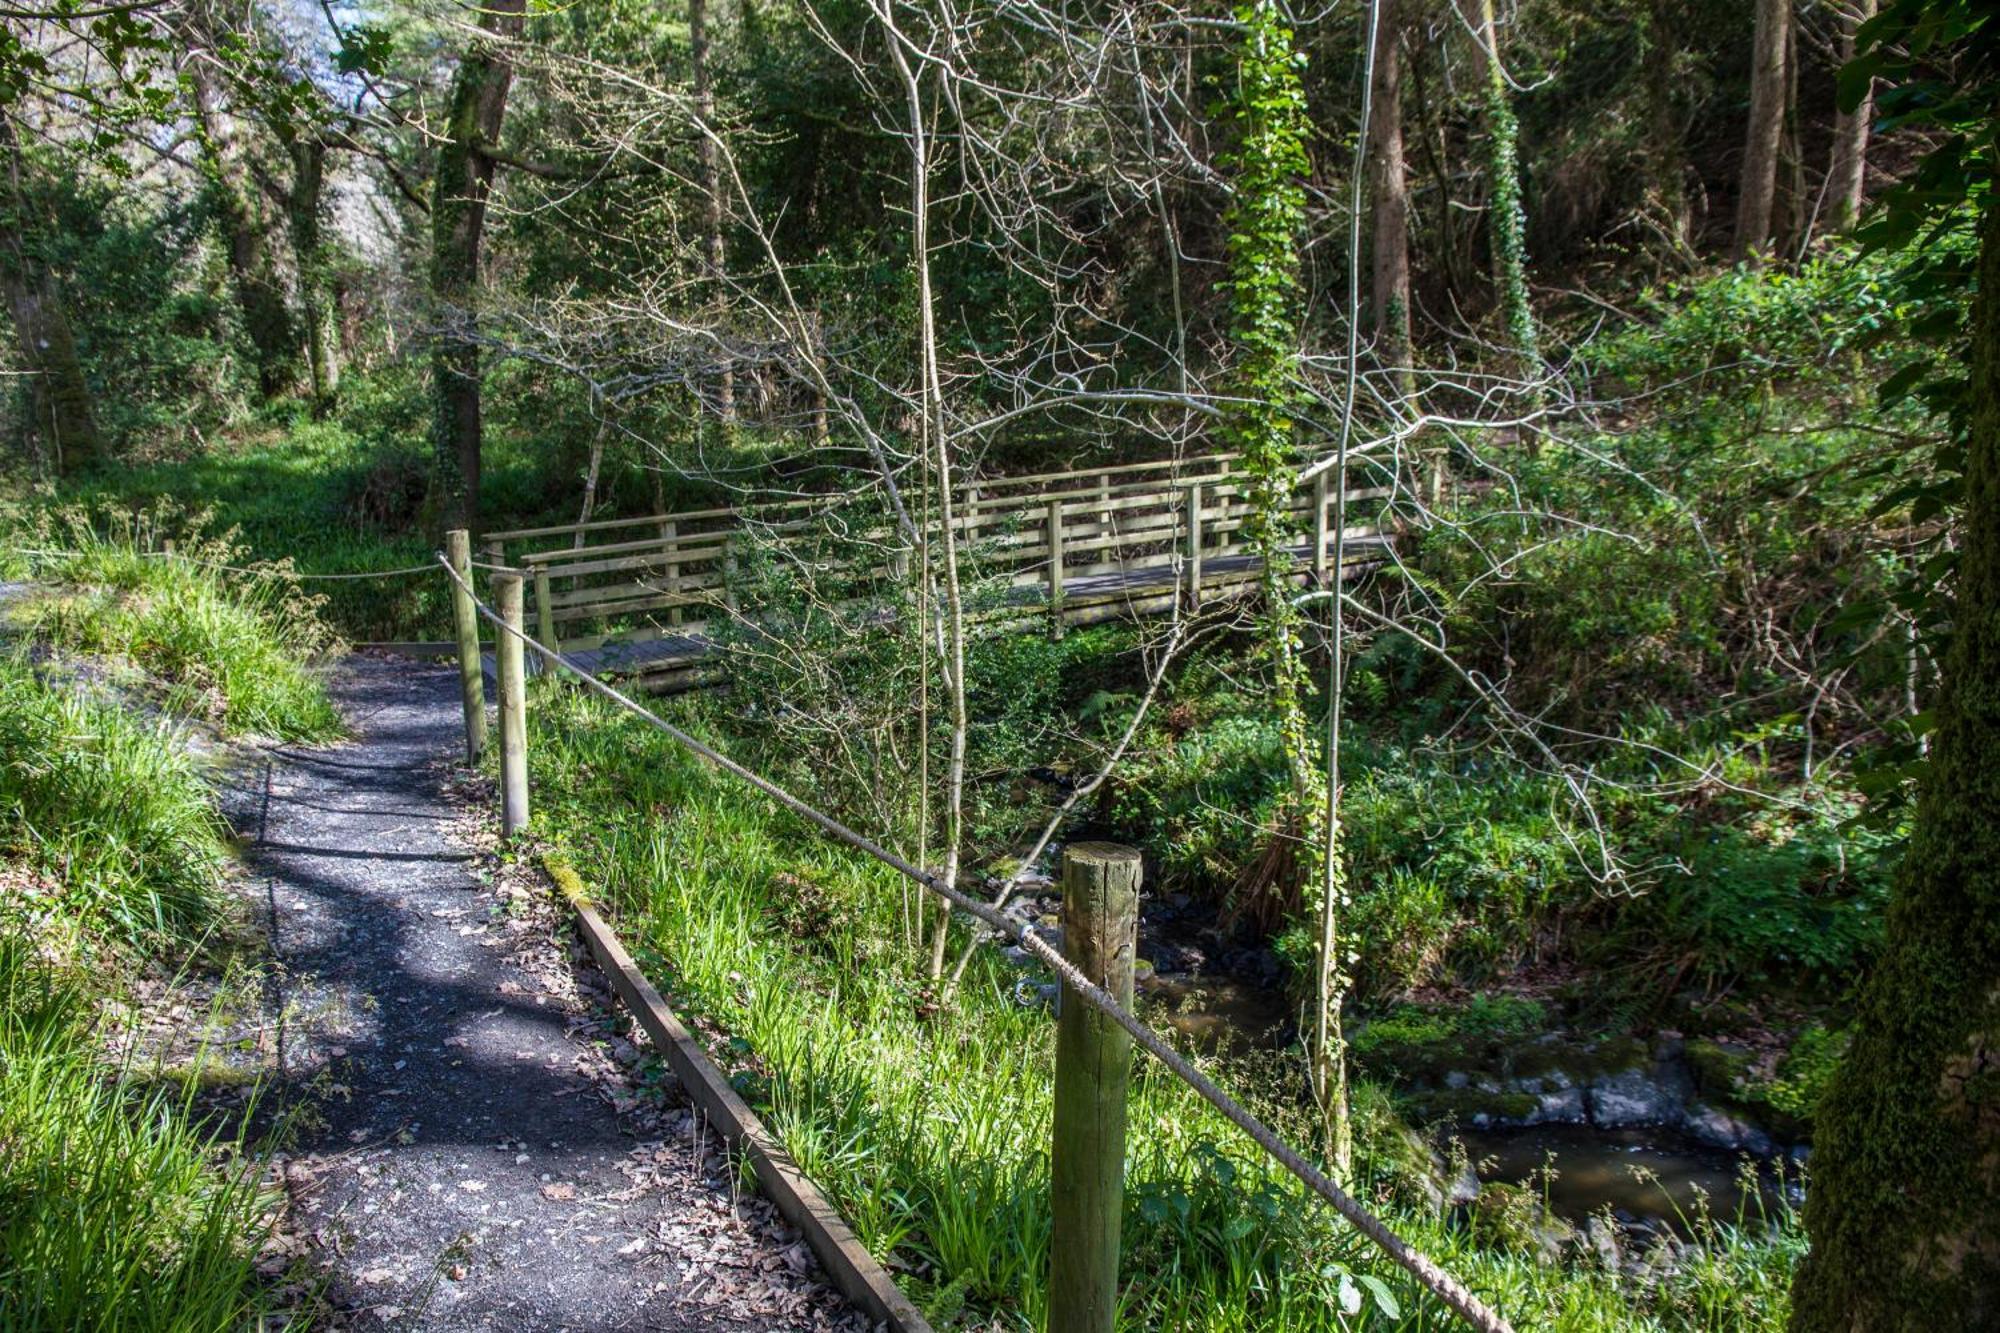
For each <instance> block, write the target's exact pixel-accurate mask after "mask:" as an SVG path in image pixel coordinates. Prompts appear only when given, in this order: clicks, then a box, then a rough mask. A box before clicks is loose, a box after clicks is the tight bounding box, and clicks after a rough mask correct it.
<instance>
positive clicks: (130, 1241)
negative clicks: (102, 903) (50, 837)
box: [0, 934, 273, 1333]
mask: <svg viewBox="0 0 2000 1333" xmlns="http://www.w3.org/2000/svg"><path fill="white" fill-rule="evenodd" d="M101 1049H102V1046H101V1042H100V1041H99V1039H98V1034H97V1033H96V1032H95V1031H94V1028H93V1006H92V1004H91V1000H90V997H89V995H88V993H87V992H86V991H85V989H84V988H83V986H82V985H81V984H80V982H79V981H78V979H77V978H76V977H74V976H71V975H67V974H64V973H62V972H60V971H59V970H57V969H56V968H55V967H54V966H52V965H51V964H49V963H48V962H46V961H44V960H42V959H40V958H38V957H36V956H35V954H34V953H33V952H32V951H31V950H30V949H29V947H28V946H27V943H26V941H25V940H24V939H21V938H19V937H17V936H11V935H6V934H0V1327H4V1328H8V1329H14V1330H21V1331H22V1333H30V1331H32V1330H43V1329H47V1330H68V1329H80V1328H106V1329H109V1328H116V1329H125V1330H144V1331H146V1333H152V1331H154V1330H159V1331H160V1333H167V1331H169V1330H171V1331H174V1333H180V1331H182V1330H185V1333H210V1331H211V1330H216V1329H230V1328H239V1327H244V1326H245V1321H246V1318H248V1317H249V1316H251V1315H253V1314H254V1313H255V1309H256V1306H255V1293H256V1285H255V1276H256V1274H255V1263H256V1253H257V1248H258V1241H259V1239H260V1238H261V1237H262V1236H263V1235H264V1234H265V1233H266V1232H267V1231H268V1229H269V1226H270V1224H271V1218H272V1216H273V1209H272V1200H271V1199H270V1198H269V1197H268V1196H267V1194H266V1193H265V1192H264V1191H263V1190H262V1189H261V1188H260V1186H259V1184H258V1182H257V1179H256V1177H255V1176H254V1175H253V1174H252V1173H251V1172H250V1171H249V1170H248V1169H247V1168H246V1166H245V1165H244V1160H243V1156H242V1148H243V1144H242V1141H241V1140H240V1139H239V1138H234V1137H231V1136H230V1135H228V1134H227V1133H224V1132H220V1131H212V1130H205V1129H203V1128H201V1127H200V1121H199V1118H198V1116H197V1115H196V1114H195V1109H194V1107H193V1106H192V1104H191V1103H190V1100H189V1098H190V1097H191V1096H192V1092H191V1089H192V1088H193V1086H194V1083H193V1082H192V1081H189V1082H188V1083H186V1084H183V1085H181V1090H178V1091H177V1090H175V1089H174V1087H173V1085H168V1084H159V1083H156V1084H152V1085H148V1084H147V1083H146V1082H145V1081H144V1080H142V1079H140V1078H139V1077H137V1076H136V1074H135V1073H134V1072H133V1071H129V1070H128V1071H107V1070H106V1069H105V1067H104V1066H103V1063H102V1059H101V1055H100V1052H101Z"/></svg>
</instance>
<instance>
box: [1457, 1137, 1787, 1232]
mask: <svg viewBox="0 0 2000 1333" xmlns="http://www.w3.org/2000/svg"><path fill="white" fill-rule="evenodd" d="M1454 1137H1455V1138H1456V1139H1457V1140H1458V1141H1459V1142H1460V1143H1462V1144H1464V1145H1465V1149H1466V1151H1467V1153H1468V1154H1469V1155H1470V1156H1471V1159H1472V1165H1473V1168H1474V1170H1476V1171H1477V1172H1478V1173H1479V1178H1480V1179H1481V1180H1487V1181H1504V1182H1506V1183H1508V1184H1514V1185H1520V1184H1532V1185H1533V1187H1534V1188H1535V1189H1536V1190H1537V1191H1543V1192H1545V1193H1546V1196H1547V1199H1548V1203H1549V1209H1550V1211H1551V1212H1553V1213H1555V1214H1556V1215H1557V1216H1558V1217H1561V1218H1564V1219H1566V1220H1568V1221H1571V1222H1582V1221H1584V1220H1585V1219H1586V1218H1588V1217H1590V1216H1592V1215H1593V1214H1595V1213H1598V1212H1601V1211H1602V1210H1603V1209H1605V1208H1606V1207H1609V1208H1610V1209H1611V1210H1612V1211H1613V1213H1614V1215H1615V1216H1617V1217H1618V1218H1619V1220H1621V1221H1626V1222H1632V1221H1640V1222H1654V1223H1659V1224H1661V1225H1664V1226H1668V1227H1671V1228H1673V1229H1674V1230H1675V1231H1678V1232H1681V1233H1683V1234H1686V1233H1687V1232H1689V1231H1690V1230H1691V1229H1692V1227H1693V1223H1694V1222H1695V1220H1696V1219H1698V1218H1699V1217H1700V1216H1701V1215H1702V1212H1703V1210H1704V1209H1705V1210H1706V1212H1707V1214H1708V1215H1709V1216H1711V1217H1714V1218H1716V1219H1717V1220H1719V1221H1724V1222H1730V1223H1737V1222H1741V1223H1742V1224H1743V1225H1747V1226H1756V1225H1759V1224H1761V1222H1762V1221H1763V1220H1765V1219H1770V1218H1774V1217H1775V1216H1776V1215H1777V1210H1778V1209H1779V1208H1780V1207H1781V1206H1782V1204H1781V1197H1782V1195H1781V1190H1782V1185H1781V1183H1780V1181H1779V1180H1778V1178H1777V1175H1776V1172H1775V1171H1774V1170H1773V1168H1772V1167H1771V1166H1769V1165H1758V1164H1754V1163H1750V1162H1749V1161H1748V1160H1747V1159H1744V1158H1739V1157H1737V1156H1735V1155H1733V1154H1731V1153H1726V1152H1721V1151H1718V1150H1716V1149H1713V1148H1706V1147H1703V1146H1701V1145H1700V1144H1696V1143H1692V1142H1690V1141H1688V1140H1685V1139H1683V1138H1681V1137H1680V1136H1679V1135H1676V1134H1674V1133H1672V1132H1671V1131H1668V1130H1663V1129H1592V1128H1590V1127H1588V1126H1585V1125H1545V1126H1538V1127H1536V1128H1533V1129H1519V1130H1506V1131H1495V1132H1490V1133H1471V1132H1467V1133H1460V1134H1457V1135H1455V1136H1454ZM1551 1165H1552V1166H1553V1169H1554V1174H1553V1176H1552V1178H1550V1179H1549V1180H1548V1183H1547V1184H1546V1186H1545V1185H1544V1184H1543V1170H1544V1168H1545V1167H1548V1166H1551Z"/></svg>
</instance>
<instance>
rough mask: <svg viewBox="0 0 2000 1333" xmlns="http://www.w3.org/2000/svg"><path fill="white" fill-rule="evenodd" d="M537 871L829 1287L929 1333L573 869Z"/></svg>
mask: <svg viewBox="0 0 2000 1333" xmlns="http://www.w3.org/2000/svg"><path fill="white" fill-rule="evenodd" d="M542 868H543V869H544V870H545V871H546V872H547V873H548V876H549V878H550V879H551V880H552V881H553V882H554V883H555V886H556V888H557V890H558V891H560V892H561V893H562V895H563V897H564V898H566V899H567V900H568V901H569V904H570V906H571V908H573V909H574V910H575V912H576V924H577V932H578V933H579V934H581V935H582V936H583V940H584V943H585V944H586V945H587V946H589V948H590V953H591V956H592V957H593V958H595V959H596V960H597V965H598V966H599V967H600V968H602V969H603V971H604V974H605V976H606V977H607V978H608V979H609V980H610V982H611V987H612V989H613V990H614V991H616V992H617V994H618V998H619V999H621V1000H623V1001H624V1002H625V1005H626V1007H627V1008H629V1009H630V1010H631V1011H632V1014H633V1016H634V1017H635V1018H637V1019H638V1020H639V1024H640V1026H641V1027H643V1028H645V1029H646V1035H647V1036H648V1037H650V1038H651V1039H652V1042H653V1045H654V1047H655V1048H657V1049H658V1051H659V1053H660V1056H661V1058H662V1059H664V1060H665V1061H666V1062H667V1067H668V1068H669V1069H671V1070H672V1071H673V1073H674V1077H675V1078H677V1079H679V1080H680V1084H681V1087H682V1088H683V1089H685V1090H686V1092H687V1094H688V1097H689V1099H690V1100H691V1101H693V1102H694V1104H695V1107H696V1108H697V1109H698V1110H700V1111H701V1113H702V1114H703V1115H705V1116H707V1117H708V1120H709V1123H711V1124H712V1125H714V1126H715V1127H716V1129H718V1130H719V1131H721V1133H722V1135H723V1137H724V1138H726V1139H727V1140H728V1141H729V1142H730V1143H731V1144H732V1145H734V1146H735V1147H737V1148H740V1149H741V1150H742V1151H743V1152H744V1153H745V1154H746V1155H748V1157H749V1158H750V1162H751V1165H752V1167H753V1168H754V1169H755V1170H756V1173H757V1182H758V1184H760V1185H761V1186H763V1189H764V1192H765V1193H766V1194H767V1195H769V1196H770V1199H771V1202H772V1203H774V1204H776V1205H777V1207H778V1211H779V1212H780V1213H782V1214H784V1216H785V1220H786V1221H788V1222H790V1223H791V1224H792V1225H793V1226H795V1227H797V1228H798V1229H799V1232H800V1234H801V1235H803V1236H804V1237H805V1241H806V1244H808V1245H810V1246H811V1247H812V1251H813V1253H814V1254H816V1255H817V1256H819V1261H820V1263H821V1264H822V1265H823V1266H824V1267H825V1268H826V1272H827V1276H828V1277H830V1278H832V1279H833V1284H834V1285H835V1286H836V1287H838V1288H840V1290H841V1292H842V1294H844V1295H845V1296H846V1297H847V1298H848V1299H849V1300H851V1301H853V1302H854V1303H855V1304H856V1305H859V1306H860V1307H861V1308H862V1309H863V1310H865V1311H867V1312H868V1316H869V1317H870V1318H871V1319H874V1320H877V1321H878V1322H882V1323H886V1324H887V1325H888V1326H889V1329H890V1333H932V1329H931V1326H930V1323H929V1322H928V1321H927V1320H925V1318H924V1316H923V1314H922V1312H921V1311H919V1310H918V1309H917V1307H916V1306H915V1305H914V1304H912V1303H911V1301H910V1298H909V1297H907V1296H905V1295H904V1294H903V1293H902V1291H901V1290H900V1289H898V1287H897V1286H896V1283H895V1280H894V1279H893V1278H891V1277H890V1276H889V1273H888V1270H886V1269H884V1268H883V1267H882V1265H881V1264H880V1263H878V1262H877V1261H876V1259H875V1256H874V1255H872V1254H870V1253H869V1252H868V1247H867V1246H865V1245H863V1244H862V1243H861V1241H860V1239H859V1238H858V1237H857V1236H856V1235H855V1234H854V1231H853V1228H851V1227H849V1226H848V1225H847V1219H846V1218H844V1217H842V1216H841V1215H840V1212H839V1210H838V1209H836V1208H835V1207H834V1206H833V1204H832V1203H830V1202H829V1201H828V1200H827V1198H826V1196H825V1195H824V1194H821V1193H820V1190H819V1187H818V1186H817V1185H815V1184H813V1182H812V1181H811V1180H809V1179H808V1178H807V1177H806V1175H805V1173H804V1172H802V1171H800V1170H799V1167H798V1164H797V1163H796V1162H794V1161H793V1160H792V1157H791V1154H790V1153H788V1152H786V1151H785V1148H784V1145H782V1144H781V1143H779V1142H778V1140H777V1139H776V1138H775V1137H773V1136H772V1134H771V1132H770V1131H769V1130H768V1129H766V1128H765V1127H764V1123H763V1121H761V1120H759V1119H758V1118H757V1114H756V1112H754V1111H752V1110H751V1109H750V1107H749V1105H748V1104H747V1103H745V1102H744V1100H743V1098H742V1097H741V1096H739V1095H738V1094H737V1091H736V1089H735V1088H734V1087H732V1086H730V1083H729V1080H728V1079H727V1078H726V1077H725V1076H724V1075H723V1073H722V1071H721V1070H720V1069H718V1068H717V1067H716V1066H715V1064H714V1062H713V1061H711V1060H710V1059H709V1058H708V1053H707V1052H706V1051H704V1050H702V1048H701V1044H700V1043H699V1042H697V1041H696V1040H695V1039H694V1036H693V1034H691V1033H690V1032H689V1031H688V1029H687V1026H686V1025H685V1024H684V1023H682V1022H681V1020H680V1018H679V1017H678V1016H677V1015H676V1014H675V1013H674V1011H673V1010H672V1009H670V1008H668V1007H667V1002H666V1000H665V999H663V998H662V997H661V995H660V992H659V991H658V990H657V989H655V988H654V986H653V983H652V982H650V981H648V980H646V976H645V974H644V973H643V972H641V971H640V970H639V966H638V964H637V963H635V962H633V961H632V955H631V954H629V953H627V952H626V951H625V946H624V945H623V944H621V943H619V941H618V936H617V935H616V934H615V933H613V931H612V929H611V927H610V925H609V924H607V923H606V922H605V920H604V918H603V917H602V916H600V915H598V912H597V909H596V908H594V907H592V906H591V904H590V900H589V897H588V896H587V895H586V894H585V892H584V888H583V881H582V879H581V878H579V877H578V875H577V873H576V871H575V870H573V869H571V868H570V867H569V866H568V865H566V864H564V863H563V862H562V861H560V860H557V859H556V858H554V857H545V858H543V861H542Z"/></svg>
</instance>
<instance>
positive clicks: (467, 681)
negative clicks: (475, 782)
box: [444, 528, 486, 764]
mask: <svg viewBox="0 0 2000 1333" xmlns="http://www.w3.org/2000/svg"><path fill="white" fill-rule="evenodd" d="M444 554H445V560H446V561H447V562H448V563H449V564H450V565H451V568H452V572H453V573H455V574H457V575H458V576H459V577H460V578H462V579H464V580H465V582H466V585H467V587H469V586H470V585H471V583H472V534H471V533H469V532H467V531H466V530H465V529H464V528H453V529H452V530H451V531H450V532H447V533H446V534H445V535H444ZM451 615H452V621H453V625H454V627H455V628H456V629H457V631H458V684H459V692H460V693H461V694H463V695H464V696H465V762H466V763H468V764H476V763H478V762H479V756H480V755H482V754H484V753H485V752H486V672H485V668H484V667H483V665H482V664H481V663H480V660H479V613H478V612H477V611H474V610H473V609H472V594H471V593H470V592H468V591H466V588H465V587H460V586H459V585H458V584H456V583H454V584H452V585H451Z"/></svg>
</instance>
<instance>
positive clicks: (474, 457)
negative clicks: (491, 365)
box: [430, 0, 527, 529]
mask: <svg viewBox="0 0 2000 1333" xmlns="http://www.w3.org/2000/svg"><path fill="white" fill-rule="evenodd" d="M526 12H527V0H489V3H488V4H487V5H486V7H485V8H484V9H483V10H481V12H480V17H479V26H480V27H481V28H482V29H483V30H484V31H485V32H486V33H489V34H491V35H492V36H493V37H494V38H497V39H499V40H486V39H484V38H482V39H479V40H476V41H475V42H474V43H473V44H472V46H471V47H470V48H468V49H467V51H466V53H465V55H464V56H463V57H462V58H461V59H460V60H459V63H458V72H457V74H456V75H455V76H454V77H453V79H452V84H451V102H450V106H449V108H448V111H447V114H446V118H445V127H444V142H443V143H442V144H441V145H440V146H439V148H438V158H437V174H436V177H435V178H434V179H433V181H432V183H431V301H432V304H433V307H434V317H435V319H436V321H437V324H438V326H439V327H438V332H437V335H436V340H435V342H434V343H433V344H432V350H431V403H432V425H431V457H432V474H431V498H430V509H431V510H432V512H433V514H434V515H435V516H436V517H437V519H439V520H440V521H441V523H442V525H443V526H446V527H463V528H467V529H475V528H477V527H478V525H479V467H480V458H481V455H482V453H483V446H484V427H483V423H482V419H481V412H480V395H479V375H480V356H479V343H478V340H477V337H476V334H477V332H478V323H479V314H478V308H479V251H480V242H481V239H482V238H483V236H484V234H485V230H486V199H487V195H488V194H490V193H491V192H492V189H493V168H494V160H493V157H492V156H491V154H490V152H489V151H488V150H490V149H491V148H492V147H494V146H495V145H496V144H497V143H498V141H499V138H500V122H501V118H502V117H503V116H504V115H505V114H506V111H507V91H508V89H509V88H510V87H511V86H512V84H513V81H514V67H513V64H512V63H511V62H510V61H509V59H508V56H507V51H506V47H505V43H506V42H507V41H509V40H512V39H514V38H518V37H519V36H520V35H521V30H522V25H523V22H524V15H525V14H526Z"/></svg>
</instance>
